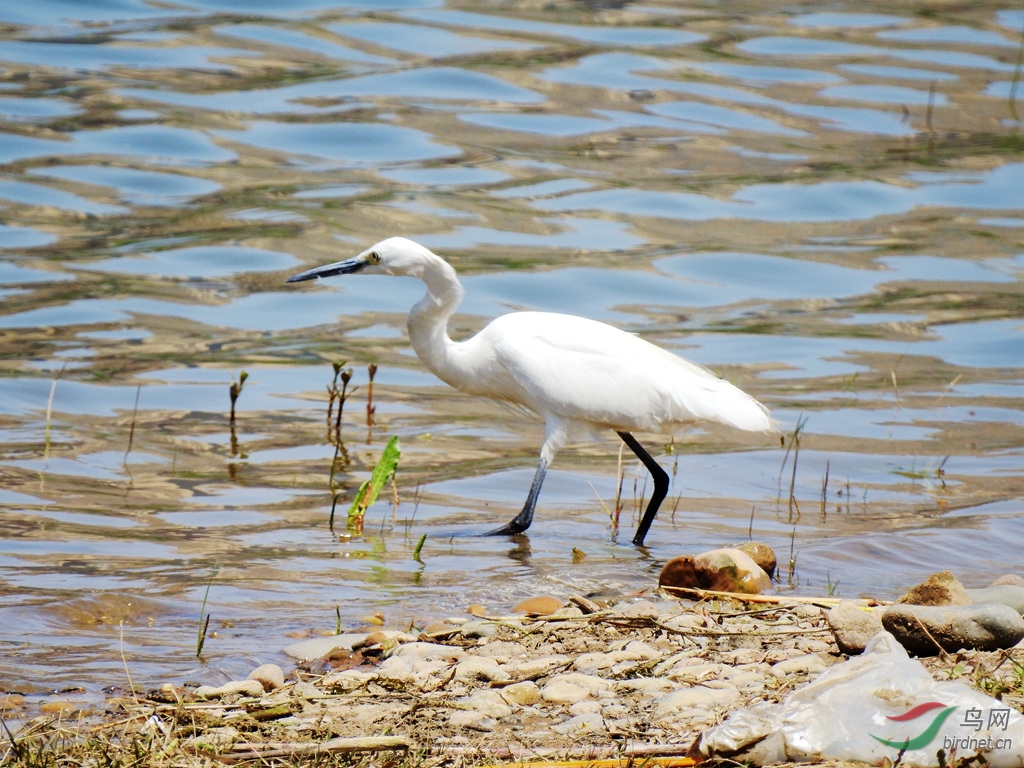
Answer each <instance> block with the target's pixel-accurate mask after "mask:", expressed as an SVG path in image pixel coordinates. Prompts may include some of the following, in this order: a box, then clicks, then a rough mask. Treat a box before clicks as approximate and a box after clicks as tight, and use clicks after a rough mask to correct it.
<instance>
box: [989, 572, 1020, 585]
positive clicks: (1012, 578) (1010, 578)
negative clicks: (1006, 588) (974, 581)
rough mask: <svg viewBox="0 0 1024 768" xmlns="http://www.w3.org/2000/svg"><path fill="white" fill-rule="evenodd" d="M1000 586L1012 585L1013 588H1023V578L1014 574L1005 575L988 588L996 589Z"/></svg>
mask: <svg viewBox="0 0 1024 768" xmlns="http://www.w3.org/2000/svg"><path fill="white" fill-rule="evenodd" d="M1002 584H1012V585H1013V586H1015V587H1024V576H1019V575H1017V574H1016V573H1007V574H1004V575H1002V576H1000V577H999V578H998V579H996V580H995V581H993V582H992V583H991V584H989V586H990V587H998V586H1000V585H1002Z"/></svg>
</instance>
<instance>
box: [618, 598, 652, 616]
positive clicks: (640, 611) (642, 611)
mask: <svg viewBox="0 0 1024 768" xmlns="http://www.w3.org/2000/svg"><path fill="white" fill-rule="evenodd" d="M661 614H662V611H661V609H659V608H658V606H657V605H655V604H654V603H652V602H651V601H650V600H638V601H636V602H633V603H619V604H618V605H616V606H615V607H614V608H613V609H612V615H613V616H621V617H622V618H624V619H645V618H647V619H651V618H654V617H655V616H660V615H661Z"/></svg>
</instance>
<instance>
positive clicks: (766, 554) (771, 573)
mask: <svg viewBox="0 0 1024 768" xmlns="http://www.w3.org/2000/svg"><path fill="white" fill-rule="evenodd" d="M736 549H738V550H740V551H741V552H746V553H747V554H748V555H750V559H751V560H753V561H754V562H755V563H757V564H758V565H759V566H761V570H762V571H764V572H765V573H767V574H768V578H769V579H773V578H775V567H776V565H778V560H777V559H776V557H775V550H773V549H772V548H771V547H769V546H768V545H767V544H764V543H762V542H760V541H748V542H747V543H745V544H741V545H740V546H738V547H736Z"/></svg>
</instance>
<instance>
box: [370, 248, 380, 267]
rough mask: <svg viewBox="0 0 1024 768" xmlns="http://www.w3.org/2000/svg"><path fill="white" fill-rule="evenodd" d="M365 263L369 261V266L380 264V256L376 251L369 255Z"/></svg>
mask: <svg viewBox="0 0 1024 768" xmlns="http://www.w3.org/2000/svg"><path fill="white" fill-rule="evenodd" d="M367 261H369V262H370V263H371V264H380V254H379V253H377V252H376V251H373V252H372V253H371V254H370V257H369V258H368V259H367Z"/></svg>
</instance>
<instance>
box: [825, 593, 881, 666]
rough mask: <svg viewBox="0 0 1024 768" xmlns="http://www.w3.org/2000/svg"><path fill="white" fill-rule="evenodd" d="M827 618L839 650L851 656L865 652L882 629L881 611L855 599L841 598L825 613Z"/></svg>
mask: <svg viewBox="0 0 1024 768" xmlns="http://www.w3.org/2000/svg"><path fill="white" fill-rule="evenodd" d="M825 620H826V621H827V622H828V626H829V629H831V630H832V634H833V635H834V636H835V639H836V645H838V646H839V650H840V651H842V652H843V653H845V654H847V655H850V656H855V655H858V654H861V653H864V647H865V646H866V645H867V644H868V640H870V639H871V638H872V637H874V636H875V635H877V634H878V633H879V632H881V631H882V617H881V613H880V612H878V611H872V610H871V609H870V608H867V607H866V606H863V605H860V604H858V603H857V602H855V601H853V600H840V601H839V604H838V605H836V606H835V607H834V608H832V609H831V610H830V611H829V612H828V613H826V614H825Z"/></svg>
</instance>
